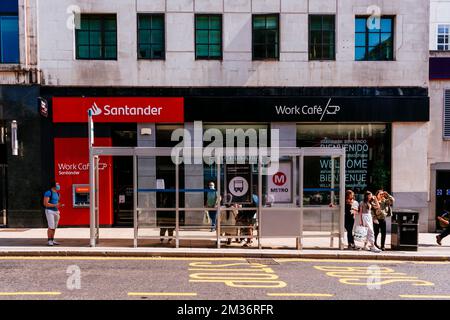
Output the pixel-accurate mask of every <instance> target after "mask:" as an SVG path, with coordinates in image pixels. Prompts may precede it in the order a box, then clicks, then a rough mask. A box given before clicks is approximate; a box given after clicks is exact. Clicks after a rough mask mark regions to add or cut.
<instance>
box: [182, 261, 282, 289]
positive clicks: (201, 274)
mask: <svg viewBox="0 0 450 320" xmlns="http://www.w3.org/2000/svg"><path fill="white" fill-rule="evenodd" d="M189 271H191V272H193V273H191V274H190V276H189V282H205V283H207V282H210V283H211V282H215V283H223V284H225V285H227V286H229V287H234V288H284V287H286V282H284V281H281V280H279V277H278V275H276V274H275V272H274V271H273V269H272V268H269V267H268V266H267V265H265V264H261V263H212V262H209V261H202V262H192V263H190V264H189Z"/></svg>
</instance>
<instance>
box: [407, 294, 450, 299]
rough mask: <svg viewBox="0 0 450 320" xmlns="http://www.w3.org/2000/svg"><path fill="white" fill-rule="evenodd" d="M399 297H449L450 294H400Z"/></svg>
mask: <svg viewBox="0 0 450 320" xmlns="http://www.w3.org/2000/svg"><path fill="white" fill-rule="evenodd" d="M400 298H416V299H450V295H426V294H401V295H400Z"/></svg>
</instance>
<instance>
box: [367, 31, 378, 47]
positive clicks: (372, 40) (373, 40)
mask: <svg viewBox="0 0 450 320" xmlns="http://www.w3.org/2000/svg"><path fill="white" fill-rule="evenodd" d="M379 43H380V34H379V33H375V34H369V46H377V45H378V44H379Z"/></svg>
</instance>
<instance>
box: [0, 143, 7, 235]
mask: <svg viewBox="0 0 450 320" xmlns="http://www.w3.org/2000/svg"><path fill="white" fill-rule="evenodd" d="M7 167H8V165H7V164H6V144H0V225H1V226H6V223H7V221H6V213H7V212H6V210H7V205H8V203H7V199H8V192H7V181H6V173H7Z"/></svg>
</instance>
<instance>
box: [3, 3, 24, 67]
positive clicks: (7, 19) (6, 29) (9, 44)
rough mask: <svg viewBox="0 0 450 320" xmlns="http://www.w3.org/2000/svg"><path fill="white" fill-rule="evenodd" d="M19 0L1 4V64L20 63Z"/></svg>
mask: <svg viewBox="0 0 450 320" xmlns="http://www.w3.org/2000/svg"><path fill="white" fill-rule="evenodd" d="M18 9H19V6H18V3H17V0H2V1H1V2H0V63H19V20H18Z"/></svg>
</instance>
